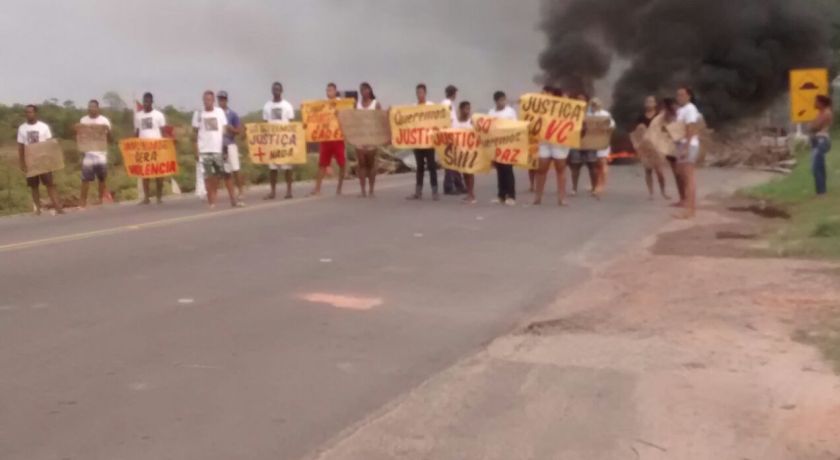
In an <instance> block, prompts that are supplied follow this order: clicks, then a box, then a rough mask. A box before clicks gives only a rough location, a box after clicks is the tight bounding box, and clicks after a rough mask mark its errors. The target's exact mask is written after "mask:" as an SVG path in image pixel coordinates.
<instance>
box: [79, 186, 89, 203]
mask: <svg viewBox="0 0 840 460" xmlns="http://www.w3.org/2000/svg"><path fill="white" fill-rule="evenodd" d="M89 189H90V182H88V181H86V180H84V179H83V180H82V188H81V190H79V207H80V208H82V209H85V208H87V197H88V190H89Z"/></svg>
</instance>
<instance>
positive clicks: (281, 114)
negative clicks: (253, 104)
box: [263, 99, 295, 123]
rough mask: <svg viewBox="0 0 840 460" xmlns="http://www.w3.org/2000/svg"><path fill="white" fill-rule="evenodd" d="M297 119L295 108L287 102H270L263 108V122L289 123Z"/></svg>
mask: <svg viewBox="0 0 840 460" xmlns="http://www.w3.org/2000/svg"><path fill="white" fill-rule="evenodd" d="M294 118H295V108H294V107H293V106H292V104H290V103H289V101H287V100H285V99H284V100H282V101H280V102H274V101H268V102H266V103H265V106H263V120H264V121H267V122H269V123H288V122H290V121H292V120H294Z"/></svg>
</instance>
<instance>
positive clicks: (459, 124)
mask: <svg viewBox="0 0 840 460" xmlns="http://www.w3.org/2000/svg"><path fill="white" fill-rule="evenodd" d="M452 127H453V128H455V129H472V127H473V124H472V120H467V121H459V120H458V119H455V121H453V122H452Z"/></svg>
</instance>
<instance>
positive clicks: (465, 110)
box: [447, 101, 476, 204]
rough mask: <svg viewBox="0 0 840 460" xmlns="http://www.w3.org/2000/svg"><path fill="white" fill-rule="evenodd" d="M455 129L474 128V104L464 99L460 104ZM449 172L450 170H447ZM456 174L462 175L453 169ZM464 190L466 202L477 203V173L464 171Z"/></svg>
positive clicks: (454, 123)
mask: <svg viewBox="0 0 840 460" xmlns="http://www.w3.org/2000/svg"><path fill="white" fill-rule="evenodd" d="M452 127H453V128H454V129H473V124H472V105H471V104H470V102H469V101H463V102H461V103H460V104H459V105H458V118H456V119H455V122H453V123H452ZM447 172H449V170H447ZM452 172H453V173H455V174H458V175H459V176H460V175H461V173H460V172H458V171H452ZM463 177H464V185H465V187H464V191H465V193H466V194H467V196H465V197H464V200H463V201H464V203H466V204H475V203H476V199H475V174H467V173H464V175H463Z"/></svg>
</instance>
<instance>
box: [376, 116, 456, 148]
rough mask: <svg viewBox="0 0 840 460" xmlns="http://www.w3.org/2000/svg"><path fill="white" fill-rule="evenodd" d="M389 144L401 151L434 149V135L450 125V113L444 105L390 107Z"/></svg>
mask: <svg viewBox="0 0 840 460" xmlns="http://www.w3.org/2000/svg"><path fill="white" fill-rule="evenodd" d="M390 120H391V144H393V146H394V147H397V148H403V149H427V148H433V147H435V134H436V133H437V132H438V131H440V130H443V129H447V128H449V127H450V126H451V125H452V113H451V112H450V111H449V108H447V107H446V106H445V105H403V106H397V107H392V108H391V112H390Z"/></svg>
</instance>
